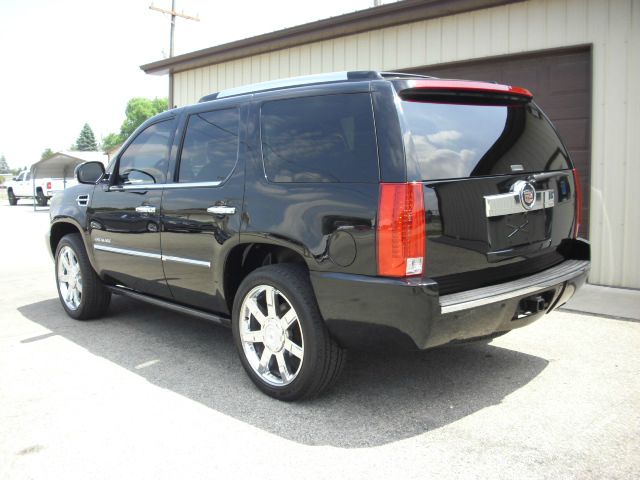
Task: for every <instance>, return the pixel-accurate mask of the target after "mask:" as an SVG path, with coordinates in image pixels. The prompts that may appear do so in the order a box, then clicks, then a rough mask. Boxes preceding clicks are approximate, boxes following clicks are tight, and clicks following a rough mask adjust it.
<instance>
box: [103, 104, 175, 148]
mask: <svg viewBox="0 0 640 480" xmlns="http://www.w3.org/2000/svg"><path fill="white" fill-rule="evenodd" d="M167 108H169V102H168V100H167V99H166V98H154V99H153V100H152V99H150V98H142V97H135V98H132V99H131V100H129V101H128V102H127V108H126V109H125V116H126V118H125V119H124V122H122V126H121V127H120V133H109V134H108V135H107V136H106V137H104V138H103V139H102V145H101V147H102V151H103V152H107V151H109V150H111V149H112V148H113V147H115V146H117V145H120V144H121V143H124V142H125V141H126V140H127V138H129V136H130V135H131V134H132V133H133V132H134V131H135V129H136V128H138V127H139V126H140V125H142V123H143V122H144V121H145V120H147V119H149V118H151V117H153V116H154V115H157V114H158V113H161V112H164V111H165V110H166V109H167Z"/></svg>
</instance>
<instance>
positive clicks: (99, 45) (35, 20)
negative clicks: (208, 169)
mask: <svg viewBox="0 0 640 480" xmlns="http://www.w3.org/2000/svg"><path fill="white" fill-rule="evenodd" d="M390 1H392V0H387V1H384V2H383V3H389V2H390ZM152 3H153V4H154V5H155V6H157V7H161V8H166V9H170V7H171V1H170V0H102V1H97V0H56V1H51V0H2V2H0V98H2V107H3V108H2V110H3V114H2V115H0V154H3V155H5V157H6V159H7V162H8V163H9V166H10V167H11V168H17V167H22V166H27V165H31V164H32V163H34V162H36V161H38V160H39V159H40V155H41V153H42V151H43V150H44V149H45V148H51V149H52V150H54V151H60V150H68V149H69V148H70V147H71V145H72V144H73V143H74V142H75V140H76V139H77V137H78V135H79V133H80V130H81V129H82V126H83V125H84V123H85V122H86V123H88V124H89V125H90V126H91V128H92V129H93V131H94V133H95V135H96V139H97V140H98V141H100V139H101V138H102V137H104V136H106V135H107V134H108V133H110V132H118V131H119V129H120V125H121V123H122V121H123V120H124V110H125V107H126V104H127V101H128V100H129V99H130V98H132V97H148V98H153V97H166V96H167V94H168V77H167V76H166V75H161V76H156V75H147V74H145V73H144V72H142V70H140V65H143V64H146V63H150V62H153V61H156V60H161V59H162V58H165V57H167V56H168V53H169V25H170V23H169V16H167V15H164V14H162V13H158V12H155V11H152V10H149V6H150V5H151V4H152ZM373 3H374V2H373V0H323V1H314V2H312V1H307V0H297V1H296V0H271V1H269V2H267V1H246V0H234V1H224V2H222V1H211V0H176V9H177V10H178V11H184V13H185V14H189V15H198V16H199V17H200V19H201V20H200V22H194V21H188V20H182V19H177V22H176V33H175V53H174V54H175V55H179V54H182V53H187V52H192V51H194V50H200V49H203V48H208V47H212V46H214V45H220V44H223V43H227V42H231V41H233V40H239V39H242V38H247V37H251V36H254V35H259V34H261V33H267V32H271V31H275V30H280V29H282V28H287V27H291V26H295V25H300V24H303V23H307V22H311V21H314V20H319V19H322V18H328V17H332V16H336V15H341V14H343V13H348V12H353V11H356V10H362V9H365V8H370V7H372V6H373Z"/></svg>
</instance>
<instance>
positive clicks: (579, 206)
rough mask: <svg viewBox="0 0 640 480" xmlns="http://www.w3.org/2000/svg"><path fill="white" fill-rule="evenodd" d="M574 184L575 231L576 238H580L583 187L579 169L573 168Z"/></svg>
mask: <svg viewBox="0 0 640 480" xmlns="http://www.w3.org/2000/svg"><path fill="white" fill-rule="evenodd" d="M573 184H574V185H575V192H576V223H575V225H576V228H575V230H574V232H573V236H574V238H578V232H579V231H580V225H581V224H582V187H581V186H580V177H579V176H578V171H577V170H576V169H575V168H574V169H573Z"/></svg>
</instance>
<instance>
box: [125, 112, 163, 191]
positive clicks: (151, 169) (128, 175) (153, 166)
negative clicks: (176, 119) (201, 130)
mask: <svg viewBox="0 0 640 480" xmlns="http://www.w3.org/2000/svg"><path fill="white" fill-rule="evenodd" d="M172 133H173V120H167V121H164V122H159V123H154V124H153V125H150V126H149V127H147V128H146V129H145V130H143V131H142V132H141V133H140V134H139V135H138V136H137V137H136V138H135V140H134V141H133V142H132V143H131V144H130V145H129V146H128V147H127V149H126V150H125V151H124V153H123V154H122V155H121V156H120V163H119V166H118V177H119V183H120V184H121V185H131V184H141V183H164V182H165V175H166V171H167V164H168V162H169V140H170V139H171V134H172Z"/></svg>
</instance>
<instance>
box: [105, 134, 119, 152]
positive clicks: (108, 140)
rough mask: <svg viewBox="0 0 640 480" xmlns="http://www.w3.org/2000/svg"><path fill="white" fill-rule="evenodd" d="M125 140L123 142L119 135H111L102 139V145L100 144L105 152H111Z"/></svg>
mask: <svg viewBox="0 0 640 480" xmlns="http://www.w3.org/2000/svg"><path fill="white" fill-rule="evenodd" d="M123 141H124V140H122V136H121V135H120V134H119V133H109V134H108V135H107V136H106V137H104V138H103V139H102V143H101V144H100V146H101V148H102V151H103V152H108V151H109V150H111V149H113V148H115V147H117V146H118V145H120V144H121V143H122V142H123Z"/></svg>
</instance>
